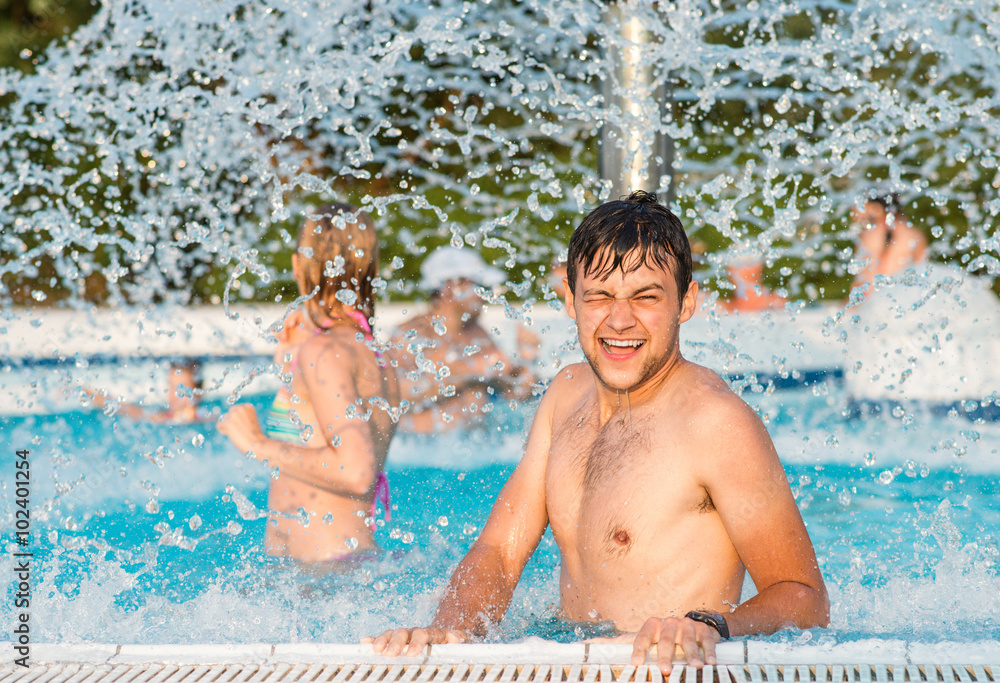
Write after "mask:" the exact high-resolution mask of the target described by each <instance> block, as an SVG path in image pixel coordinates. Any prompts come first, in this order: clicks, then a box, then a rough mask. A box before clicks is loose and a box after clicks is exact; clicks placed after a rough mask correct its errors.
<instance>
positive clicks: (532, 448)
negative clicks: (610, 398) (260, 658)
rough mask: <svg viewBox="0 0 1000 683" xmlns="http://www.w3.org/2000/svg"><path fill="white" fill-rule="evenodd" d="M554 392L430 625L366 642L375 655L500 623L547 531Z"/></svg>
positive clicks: (414, 650) (409, 650) (410, 651)
mask: <svg viewBox="0 0 1000 683" xmlns="http://www.w3.org/2000/svg"><path fill="white" fill-rule="evenodd" d="M553 384H555V383H553ZM558 393H559V392H558V390H556V391H553V389H551V388H550V390H549V392H548V393H546V395H545V397H544V398H543V399H542V401H541V403H540V404H539V407H538V412H537V413H536V415H535V420H534V422H533V424H532V426H531V433H530V434H529V436H528V443H527V445H526V447H525V453H524V457H523V458H522V459H521V462H520V463H519V464H518V466H517V468H516V469H515V470H514V473H513V474H512V475H511V476H510V479H508V480H507V483H506V484H505V485H504V487H503V490H502V491H501V492H500V495H499V497H498V498H497V500H496V503H494V505H493V510H492V512H490V517H489V519H488V520H487V522H486V526H485V527H484V528H483V532H482V534H481V535H480V536H479V538H478V539H477V540H476V542H475V543H474V544H473V546H472V548H471V549H470V550H469V552H468V553H467V554H466V556H465V557H464V558H463V559H462V561H461V562H460V563H459V565H458V567H457V568H456V569H455V571H454V573H453V574H452V575H451V580H450V581H449V582H448V588H447V590H446V591H445V595H444V598H443V599H442V600H441V603H440V604H439V605H438V610H437V614H436V615H435V617H434V621H433V622H432V623H431V625H430V626H429V627H427V628H417V629H396V630H392V631H386V632H385V633H383V634H381V635H380V636H378V637H377V638H365V639H364V640H363V642H371V643H373V645H374V649H375V651H376V652H380V653H384V654H387V655H390V656H395V655H399V654H406V655H411V656H412V655H416V654H418V653H419V652H420V651H421V650H422V649H423V647H424V645H426V644H428V643H443V642H461V641H463V640H466V639H467V638H468V637H469V636H470V635H471V634H476V635H482V634H483V633H484V631H485V629H486V627H487V625H488V624H489V623H496V622H499V621H500V620H501V619H502V618H503V615H504V613H506V611H507V607H508V606H509V605H510V600H511V597H512V596H513V594H514V588H515V587H516V586H517V582H518V580H519V579H520V578H521V572H522V571H523V569H524V565H525V564H526V563H527V562H528V559H529V558H530V557H531V555H532V553H534V551H535V548H536V547H537V546H538V543H539V541H540V540H541V538H542V534H544V533H545V528H546V526H548V513H547V511H546V505H545V468H546V464H547V462H548V453H549V445H550V440H551V435H552V407H553V405H554V403H555V401H556V394H558ZM404 650H405V652H404Z"/></svg>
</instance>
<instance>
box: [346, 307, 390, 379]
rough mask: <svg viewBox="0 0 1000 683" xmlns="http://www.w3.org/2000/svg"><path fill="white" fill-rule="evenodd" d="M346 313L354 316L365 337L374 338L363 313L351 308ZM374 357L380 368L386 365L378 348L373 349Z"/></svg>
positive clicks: (369, 339)
mask: <svg viewBox="0 0 1000 683" xmlns="http://www.w3.org/2000/svg"><path fill="white" fill-rule="evenodd" d="M347 315H349V316H351V317H352V318H354V320H355V321H356V322H357V323H358V325H361V329H362V330H363V331H364V333H365V339H367V340H368V341H371V340H372V339H374V338H375V335H374V334H372V326H371V325H369V324H368V318H367V317H366V316H365V314H364V313H362V312H361V311H358V310H353V311H348V312H347ZM375 358H376V359H377V360H378V365H379V367H380V368H384V367H385V366H386V362H385V358H383V357H382V354H381V353H380V352H379V351H378V350H376V351H375Z"/></svg>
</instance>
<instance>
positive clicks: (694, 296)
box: [680, 280, 698, 323]
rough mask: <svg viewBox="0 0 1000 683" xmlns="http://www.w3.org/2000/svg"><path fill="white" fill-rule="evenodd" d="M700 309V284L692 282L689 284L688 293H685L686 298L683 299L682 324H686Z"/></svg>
mask: <svg viewBox="0 0 1000 683" xmlns="http://www.w3.org/2000/svg"><path fill="white" fill-rule="evenodd" d="M697 309H698V282H697V281H695V280H691V282H690V283H688V288H687V291H686V292H684V298H683V299H681V319H680V321H681V322H682V323H686V322H687V321H688V320H690V319H691V316H693V315H694V312H695V311H696V310H697Z"/></svg>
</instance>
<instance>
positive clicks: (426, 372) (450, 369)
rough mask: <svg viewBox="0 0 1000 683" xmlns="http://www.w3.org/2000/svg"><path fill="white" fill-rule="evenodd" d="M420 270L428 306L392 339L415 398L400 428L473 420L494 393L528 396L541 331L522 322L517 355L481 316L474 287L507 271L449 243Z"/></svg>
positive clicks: (424, 429)
mask: <svg viewBox="0 0 1000 683" xmlns="http://www.w3.org/2000/svg"><path fill="white" fill-rule="evenodd" d="M420 273H421V280H420V287H421V289H423V290H424V291H427V292H430V301H429V302H428V309H427V311H426V312H425V313H423V314H421V315H417V316H415V317H413V318H410V319H409V320H406V321H405V322H403V323H402V324H400V325H399V327H398V328H397V329H396V331H395V332H394V333H393V336H392V342H391V347H392V356H393V360H394V361H396V362H397V363H398V370H399V376H400V383H401V385H402V398H403V399H404V400H406V401H408V402H409V404H410V405H409V409H408V410H407V412H406V413H405V414H404V416H403V418H402V420H401V421H400V429H403V430H405V431H411V432H417V433H422V434H429V433H434V432H441V431H446V430H449V429H452V428H455V427H457V426H461V425H464V426H467V425H468V424H469V423H470V422H471V421H472V420H473V418H475V417H477V416H478V415H480V414H482V413H483V412H485V411H488V410H489V407H488V405H489V403H490V402H491V401H492V400H493V399H495V398H505V399H514V400H524V399H526V398H529V397H530V396H531V395H532V387H531V384H532V382H534V381H535V374H534V372H533V371H532V370H531V369H530V368H529V367H528V365H527V363H530V361H531V360H533V359H534V358H535V356H537V353H538V337H537V336H535V335H533V334H531V333H530V332H529V331H527V330H525V329H524V328H523V326H519V328H520V329H519V330H518V346H519V353H520V355H521V360H522V361H525V362H524V363H519V362H517V361H515V359H513V358H511V357H510V356H508V355H507V354H506V353H504V352H503V351H502V350H501V349H500V347H499V346H497V343H496V341H495V340H494V339H493V337H492V336H491V335H490V334H489V333H488V332H487V331H486V330H485V329H484V328H483V326H482V325H481V324H480V314H481V313H482V310H483V300H482V298H481V297H480V296H479V294H477V291H476V290H477V289H479V288H490V287H495V286H498V285H500V284H501V283H502V282H503V281H504V279H505V278H504V274H503V273H502V272H501V271H499V270H497V269H496V268H493V267H491V266H488V265H486V263H484V262H483V260H482V259H481V258H480V257H479V255H478V254H476V253H475V252H474V251H472V250H470V249H459V248H456V247H451V246H446V247H441V248H438V249H437V250H435V251H434V252H433V253H431V254H430V256H428V257H427V258H426V259H425V260H424V262H423V264H422V265H421V268H420ZM484 409H485V410H484Z"/></svg>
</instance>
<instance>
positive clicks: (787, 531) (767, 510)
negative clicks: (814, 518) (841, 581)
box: [702, 398, 830, 636]
mask: <svg viewBox="0 0 1000 683" xmlns="http://www.w3.org/2000/svg"><path fill="white" fill-rule="evenodd" d="M732 400H734V401H738V405H737V406H736V407H735V408H734V409H730V410H726V411H719V412H717V413H716V414H717V415H718V416H720V417H722V416H724V417H725V419H721V420H719V421H718V423H717V424H716V425H714V427H715V428H714V429H712V430H711V433H710V434H709V433H706V438H707V440H709V441H710V442H711V443H707V444H706V450H704V451H702V452H704V453H712V454H713V457H711V458H709V459H707V460H708V461H707V462H706V463H705V465H706V467H705V470H704V472H703V476H704V481H705V485H706V489H707V490H708V493H709V495H710V496H711V499H712V502H713V503H714V505H715V508H716V510H718V512H719V516H720V517H721V518H722V523H723V524H724V525H725V527H726V531H727V532H728V533H729V538H730V539H731V540H732V542H733V545H734V547H735V548H736V551H737V552H738V553H739V556H740V559H741V560H743V564H744V565H745V566H746V568H747V571H748V572H749V573H750V577H751V578H752V579H753V582H754V585H755V586H756V587H757V595H756V596H754V597H753V598H752V599H750V600H747V601H746V602H744V603H742V604H740V605H739V606H738V607H737V608H736V609H735V610H733V611H732V612H731V613H729V614H727V615H723V616H725V618H726V621H727V623H728V624H729V632H730V634H731V635H734V636H739V635H746V634H751V633H774V632H775V631H777V630H779V629H781V628H785V627H787V626H794V627H797V628H802V629H806V628H813V627H815V626H826V625H827V624H828V623H829V621H830V601H829V598H828V597H827V593H826V586H825V584H824V583H823V576H822V574H821V573H820V570H819V565H818V563H817V561H816V553H815V551H814V550H813V546H812V541H810V539H809V534H808V533H807V532H806V527H805V524H804V523H803V521H802V515H801V514H800V513H799V509H798V507H797V506H796V504H795V499H794V498H793V496H792V491H791V489H790V488H789V486H788V480H787V479H786V477H785V470H784V468H783V467H782V465H781V461H780V460H779V459H778V454H777V453H776V452H775V450H774V444H773V443H772V442H771V437H770V436H769V435H768V433H767V430H766V429H765V428H764V425H763V424H762V423H761V421H760V418H758V417H757V415H756V413H754V412H753V410H751V409H750V407H749V406H747V405H746V404H744V403H743V402H742V401H739V400H738V399H735V398H733V399H732ZM708 449H711V450H708Z"/></svg>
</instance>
